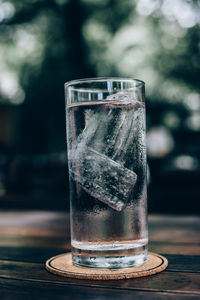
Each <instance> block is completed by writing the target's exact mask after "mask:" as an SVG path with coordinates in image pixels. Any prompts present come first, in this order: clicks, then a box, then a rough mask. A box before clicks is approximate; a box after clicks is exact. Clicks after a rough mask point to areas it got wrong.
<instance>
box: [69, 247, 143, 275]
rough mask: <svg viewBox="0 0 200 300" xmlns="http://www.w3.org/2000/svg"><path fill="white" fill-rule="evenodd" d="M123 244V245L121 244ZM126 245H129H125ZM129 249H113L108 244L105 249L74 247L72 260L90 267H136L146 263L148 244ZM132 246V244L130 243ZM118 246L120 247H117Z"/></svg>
mask: <svg viewBox="0 0 200 300" xmlns="http://www.w3.org/2000/svg"><path fill="white" fill-rule="evenodd" d="M121 246H122V245H121ZM123 246H124V247H125V246H127V245H123ZM135 246H136V245H134V248H129V249H127V248H126V249H125V248H124V249H120V250H119V249H115V250H114V249H113V247H112V250H111V248H110V247H109V250H110V251H109V250H108V247H107V246H106V248H107V249H105V245H104V247H103V248H104V251H102V250H103V249H102V247H101V251H99V250H98V251H97V250H96V251H94V248H93V251H91V247H90V250H89V249H88V250H86V249H80V248H79V249H77V248H74V247H72V261H73V263H74V264H75V265H78V266H83V267H89V268H104V269H120V268H130V267H136V266H140V265H142V264H144V263H145V262H146V260H147V258H148V250H147V245H143V246H142V247H141V246H140V247H135ZM93 247H94V246H93ZM129 247H130V245H129ZM116 248H118V247H116Z"/></svg>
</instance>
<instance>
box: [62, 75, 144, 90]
mask: <svg viewBox="0 0 200 300" xmlns="http://www.w3.org/2000/svg"><path fill="white" fill-rule="evenodd" d="M106 81H113V82H117V81H122V82H134V83H135V84H136V85H135V87H142V86H145V82H144V81H143V80H140V79H136V78H126V77H93V78H82V79H74V80H70V81H67V82H65V83H64V86H65V88H68V87H70V86H73V85H78V84H81V83H95V82H106Z"/></svg>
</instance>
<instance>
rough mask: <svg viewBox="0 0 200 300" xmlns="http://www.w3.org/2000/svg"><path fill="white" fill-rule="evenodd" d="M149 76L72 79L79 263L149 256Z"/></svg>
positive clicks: (107, 264)
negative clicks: (146, 88) (146, 136)
mask: <svg viewBox="0 0 200 300" xmlns="http://www.w3.org/2000/svg"><path fill="white" fill-rule="evenodd" d="M144 85H145V84H144V82H143V81H141V80H136V79H125V78H92V79H81V80H74V81H70V82H67V83H65V98H66V123H67V152H68V170H69V178H70V222H71V245H72V260H73V263H74V264H76V265H80V266H86V267H94V268H125V267H132V266H139V265H141V264H143V263H144V262H145V261H146V260H147V253H148V252H147V245H148V232H147V200H146V140H145V103H144V101H145V99H144V97H145V92H144Z"/></svg>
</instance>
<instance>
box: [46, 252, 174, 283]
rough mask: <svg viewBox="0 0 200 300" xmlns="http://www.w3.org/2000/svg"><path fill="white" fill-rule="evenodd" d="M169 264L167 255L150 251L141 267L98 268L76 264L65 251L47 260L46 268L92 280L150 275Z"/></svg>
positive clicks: (65, 274) (72, 276) (52, 271)
mask: <svg viewBox="0 0 200 300" xmlns="http://www.w3.org/2000/svg"><path fill="white" fill-rule="evenodd" d="M167 266H168V261H167V259H166V258H165V257H163V256H161V255H159V254H156V253H152V252H149V254H148V260H147V261H146V262H145V263H144V264H143V265H141V266H139V267H132V268H124V269H97V268H87V267H79V266H75V265H74V264H73V263H72V254H71V253H64V254H60V255H57V256H54V257H52V258H50V259H49V260H47V261H46V269H47V270H48V271H49V272H51V273H54V274H56V275H60V276H65V277H71V278H79V279H92V280H110V279H126V278H136V277H143V276H149V275H152V274H156V273H159V272H162V271H163V270H164V269H166V267H167Z"/></svg>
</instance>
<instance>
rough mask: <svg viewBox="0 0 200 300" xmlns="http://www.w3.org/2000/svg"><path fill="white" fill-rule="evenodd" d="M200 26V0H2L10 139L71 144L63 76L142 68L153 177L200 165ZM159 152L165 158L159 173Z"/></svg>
mask: <svg viewBox="0 0 200 300" xmlns="http://www.w3.org/2000/svg"><path fill="white" fill-rule="evenodd" d="M199 27H200V1H199V0H190V1H187V0H137V1H136V0H123V1H118V0H32V1H30V0H21V1H15V0H0V65H1V69H0V110H1V108H2V107H5V106H6V107H9V109H11V110H12V123H13V130H12V136H11V138H10V144H9V145H8V146H9V147H10V148H11V149H12V151H13V152H14V153H22V154H23V153H24V154H38V153H43V154H47V153H53V152H61V151H65V148H66V146H65V104H64V92H63V85H64V82H66V81H68V80H72V79H78V78H86V77H96V76H121V77H133V78H139V79H142V80H144V81H145V82H146V91H147V93H146V96H147V129H148V131H149V133H148V136H147V137H148V139H147V141H148V146H149V158H150V168H151V173H152V178H155V176H154V173H156V172H157V174H158V173H159V172H162V171H163V172H167V170H168V169H170V168H171V169H176V170H188V171H194V172H196V170H197V169H199V165H200V85H199V78H200V30H199V29H200V28H199ZM152 141H153V142H152ZM155 145H156V146H155ZM155 159H159V160H160V161H161V160H162V159H163V165H162V168H161V169H159V172H158V171H155V170H158V166H157V165H154V160H155ZM154 171H155V172H154Z"/></svg>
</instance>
